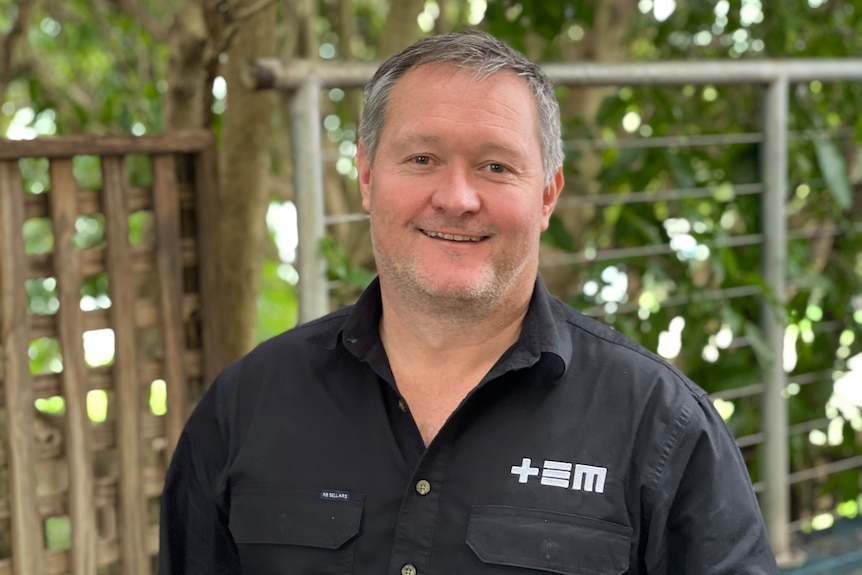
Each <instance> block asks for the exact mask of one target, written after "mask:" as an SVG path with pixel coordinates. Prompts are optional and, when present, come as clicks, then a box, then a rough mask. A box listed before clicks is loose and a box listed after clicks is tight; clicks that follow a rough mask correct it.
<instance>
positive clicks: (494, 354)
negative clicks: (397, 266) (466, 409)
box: [380, 284, 531, 445]
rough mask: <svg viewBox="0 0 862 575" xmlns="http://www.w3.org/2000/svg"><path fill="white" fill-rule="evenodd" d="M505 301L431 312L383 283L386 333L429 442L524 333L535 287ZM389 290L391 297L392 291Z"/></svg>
mask: <svg viewBox="0 0 862 575" xmlns="http://www.w3.org/2000/svg"><path fill="white" fill-rule="evenodd" d="M516 293H519V294H520V297H521V299H519V300H515V301H506V302H500V304H499V305H496V306H494V307H493V310H492V311H491V313H487V314H484V315H483V316H478V317H477V316H476V315H475V314H471V313H469V312H468V310H463V313H461V314H457V313H452V312H454V311H457V310H456V309H455V308H454V306H450V307H449V309H448V312H450V313H440V309H439V307H443V308H446V305H445V304H443V305H442V306H439V307H438V311H437V312H436V313H434V312H431V311H430V309H429V306H422V305H406V302H405V301H404V300H403V299H400V298H397V297H395V298H393V297H391V296H392V295H393V294H391V292H389V293H388V292H387V290H386V289H385V287H384V286H383V285H382V284H381V296H382V298H383V316H382V317H381V320H380V337H381V340H382V341H383V347H384V348H385V349H386V354H387V356H388V357H389V364H390V366H391V368H392V374H393V376H394V377H395V383H396V386H397V387H398V391H399V393H400V394H401V395H402V397H404V398H405V399H406V401H407V404H408V405H409V406H410V411H411V413H412V414H413V418H414V420H415V421H416V425H417V427H418V428H419V431H420V433H421V435H422V439H423V440H424V442H425V444H426V445H428V444H429V443H430V442H431V440H432V439H433V438H434V437H435V436H436V434H437V432H438V431H439V429H440V428H441V426H442V425H443V423H444V422H445V421H446V419H448V418H449V416H450V415H451V414H452V412H453V411H454V410H455V409H456V407H457V406H458V404H459V403H461V401H462V400H463V399H464V398H465V397H466V396H467V395H468V394H469V393H470V392H471V391H472V390H473V389H474V388H475V387H476V386H477V385H478V384H479V382H481V381H482V379H483V378H484V377H485V375H486V374H487V373H488V372H489V371H490V370H491V368H492V367H493V366H494V364H495V363H497V361H498V360H499V359H500V356H502V355H503V353H505V352H506V350H507V349H508V348H509V347H511V345H512V344H513V343H515V341H517V339H518V336H519V335H520V333H521V326H522V324H523V321H524V316H525V315H526V313H527V308H528V307H529V303H530V296H531V292H530V291H529V290H521V291H520V292H516ZM387 296H389V297H387Z"/></svg>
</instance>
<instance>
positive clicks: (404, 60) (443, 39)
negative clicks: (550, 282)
mask: <svg viewBox="0 0 862 575" xmlns="http://www.w3.org/2000/svg"><path fill="white" fill-rule="evenodd" d="M426 64H449V65H452V66H455V67H457V68H460V69H463V70H469V71H472V72H475V74H476V75H477V76H478V77H479V78H480V79H481V78H487V77H488V76H491V75H492V74H496V73H498V72H500V71H510V72H513V73H515V74H517V75H518V76H520V77H521V78H523V79H524V80H525V81H526V83H527V86H528V87H529V89H530V91H531V92H532V93H533V98H534V99H535V101H536V124H537V126H536V129H537V132H538V136H539V141H540V143H541V147H542V168H543V170H544V175H545V185H547V184H548V183H550V181H551V178H552V177H553V175H554V174H555V173H556V171H557V170H558V169H559V168H560V166H562V165H563V144H562V140H561V138H560V105H559V103H558V102H557V97H556V95H555V94H554V86H553V84H552V83H551V81H550V80H548V78H547V77H546V76H545V74H544V72H542V69H541V68H540V67H539V66H537V65H536V64H534V63H533V62H531V61H530V60H529V59H528V58H527V57H526V56H524V55H523V54H521V53H520V52H518V51H516V50H514V49H512V48H511V47H509V46H508V45H506V44H505V43H503V42H501V41H500V40H498V39H496V38H494V37H493V36H491V35H490V34H486V33H485V32H480V31H475V30H473V31H468V32H456V33H453V34H444V35H440V36H431V37H428V38H423V39H421V40H419V41H417V42H416V43H414V44H412V45H411V46H408V47H407V48H405V49H404V50H402V51H401V52H399V53H397V54H395V55H394V56H392V57H390V58H389V59H387V60H386V61H385V62H383V64H382V65H381V66H380V68H378V69H377V72H376V73H375V74H374V77H373V78H372V79H371V81H370V82H369V83H368V84H367V85H366V86H365V109H364V111H363V114H362V120H361V121H360V124H359V141H360V143H361V144H362V145H363V147H364V148H365V153H366V156H367V158H368V162H369V163H371V164H373V163H374V155H375V153H376V152H377V146H378V144H379V143H380V134H381V133H382V132H383V126H384V123H385V122H386V111H387V109H388V107H389V99H390V97H391V95H392V89H393V88H394V87H395V84H396V83H397V82H398V80H399V78H401V76H403V75H404V74H405V73H406V72H408V71H409V70H412V69H413V68H418V67H419V66H423V65H426Z"/></svg>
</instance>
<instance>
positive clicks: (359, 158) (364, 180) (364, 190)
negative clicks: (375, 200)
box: [356, 142, 371, 212]
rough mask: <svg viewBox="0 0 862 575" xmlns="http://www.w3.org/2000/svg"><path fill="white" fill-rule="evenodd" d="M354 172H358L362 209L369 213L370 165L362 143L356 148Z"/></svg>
mask: <svg viewBox="0 0 862 575" xmlns="http://www.w3.org/2000/svg"><path fill="white" fill-rule="evenodd" d="M356 170H357V171H358V172H359V193H360V194H362V209H364V210H365V211H366V212H368V211H371V209H370V206H371V197H370V194H371V163H370V162H369V161H368V154H367V153H366V151H365V146H364V145H363V144H362V142H360V143H359V145H358V146H357V147H356Z"/></svg>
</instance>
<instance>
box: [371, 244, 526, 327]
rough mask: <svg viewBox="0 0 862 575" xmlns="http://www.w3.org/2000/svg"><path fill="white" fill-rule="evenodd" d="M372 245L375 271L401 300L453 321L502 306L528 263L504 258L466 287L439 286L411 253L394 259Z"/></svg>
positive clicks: (484, 315)
mask: <svg viewBox="0 0 862 575" xmlns="http://www.w3.org/2000/svg"><path fill="white" fill-rule="evenodd" d="M371 236H372V246H373V249H374V258H375V260H376V262H377V266H378V273H379V274H380V275H381V276H382V277H384V278H385V280H387V281H388V283H389V284H390V285H391V286H392V287H393V288H394V289H395V291H397V292H398V295H399V297H400V298H401V299H402V301H403V302H404V303H405V304H406V305H408V306H410V307H411V309H414V310H415V311H418V312H420V313H424V314H429V315H435V316H438V317H440V318H441V319H442V318H444V317H446V318H449V319H451V320H455V321H463V320H481V319H485V318H487V317H488V316H490V315H491V314H492V313H493V312H494V311H497V310H498V309H499V308H500V306H501V305H505V303H506V301H507V299H508V297H507V296H509V295H510V294H511V292H512V290H513V288H514V286H515V284H516V283H517V281H518V279H519V278H520V277H521V275H522V274H523V272H524V269H525V268H526V266H527V258H526V257H521V258H517V259H516V258H504V259H502V260H498V261H491V262H490V265H488V266H486V268H485V269H484V270H483V273H482V275H481V277H479V278H478V279H477V280H475V281H474V282H473V283H472V285H470V286H467V287H453V286H445V285H443V286H441V285H439V280H438V279H437V278H434V277H433V276H431V275H430V274H426V273H423V271H422V269H421V264H419V262H418V261H417V258H415V257H414V256H412V255H411V256H408V257H406V258H405V257H401V258H395V257H393V256H392V254H390V253H388V252H386V251H385V250H383V249H381V248H380V245H379V243H378V242H377V241H376V240H375V239H374V232H373V230H372V234H371Z"/></svg>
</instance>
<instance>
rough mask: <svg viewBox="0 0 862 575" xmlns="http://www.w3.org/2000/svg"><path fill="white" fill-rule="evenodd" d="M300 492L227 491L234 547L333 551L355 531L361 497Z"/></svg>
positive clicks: (245, 488) (275, 490) (350, 537)
mask: <svg viewBox="0 0 862 575" xmlns="http://www.w3.org/2000/svg"><path fill="white" fill-rule="evenodd" d="M325 493H329V494H331V493H332V492H321V491H313V490H304V489H281V488H277V487H243V488H239V489H236V490H234V491H233V492H232V493H231V504H230V531H231V533H232V534H233V537H234V540H235V541H236V542H237V543H264V544H267V543H268V544H281V545H304V546H308V547H319V548H322V549H338V548H339V547H341V546H342V545H344V544H345V543H347V542H348V541H350V540H351V539H352V538H353V537H355V536H356V534H357V533H359V524H360V520H361V519H362V505H363V500H364V497H363V496H362V495H361V494H358V493H347V492H343V491H339V492H337V493H338V494H339V495H340V498H332V497H324V494H325Z"/></svg>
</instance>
